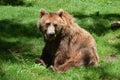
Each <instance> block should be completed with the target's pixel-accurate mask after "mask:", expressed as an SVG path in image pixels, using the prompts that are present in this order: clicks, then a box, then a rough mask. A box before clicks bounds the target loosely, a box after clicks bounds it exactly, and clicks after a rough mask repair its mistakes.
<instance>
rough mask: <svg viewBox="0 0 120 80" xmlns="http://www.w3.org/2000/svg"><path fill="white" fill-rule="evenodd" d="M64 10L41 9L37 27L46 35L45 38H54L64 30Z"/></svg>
mask: <svg viewBox="0 0 120 80" xmlns="http://www.w3.org/2000/svg"><path fill="white" fill-rule="evenodd" d="M63 13H64V10H62V9H60V10H59V11H57V12H47V11H45V10H44V9H41V10H40V19H39V20H38V24H37V27H38V28H39V29H40V31H41V32H42V33H43V35H44V39H45V40H54V39H55V38H56V37H57V36H58V35H59V34H60V33H61V31H62V29H63V26H64V25H65V24H64V23H65V21H64V20H63V19H62V15H63Z"/></svg>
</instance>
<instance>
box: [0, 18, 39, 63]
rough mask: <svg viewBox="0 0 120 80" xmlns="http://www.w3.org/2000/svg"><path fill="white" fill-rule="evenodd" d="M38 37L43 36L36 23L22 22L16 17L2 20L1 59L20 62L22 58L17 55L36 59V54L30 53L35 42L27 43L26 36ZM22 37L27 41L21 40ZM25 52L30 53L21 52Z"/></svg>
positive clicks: (0, 21)
mask: <svg viewBox="0 0 120 80" xmlns="http://www.w3.org/2000/svg"><path fill="white" fill-rule="evenodd" d="M38 37H41V33H37V27H36V23H29V24H21V23H20V21H19V20H14V19H12V20H8V19H5V20H0V59H1V60H2V61H9V60H10V61H12V62H19V61H20V59H17V57H18V58H19V57H21V58H23V59H29V60H34V59H35V57H36V55H34V54H31V53H30V52H31V49H33V47H34V44H32V43H27V41H26V39H25V40H24V38H28V39H34V38H38ZM11 38H12V40H11ZM15 39H18V40H15ZM19 39H20V40H19ZM22 39H23V41H25V42H23V41H21V40H22ZM25 52H27V53H29V54H19V53H25ZM17 54H19V55H20V56H18V55H17ZM20 62H21V61H20Z"/></svg>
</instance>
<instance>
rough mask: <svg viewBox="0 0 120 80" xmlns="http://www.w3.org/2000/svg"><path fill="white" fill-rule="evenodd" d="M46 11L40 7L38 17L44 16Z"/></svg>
mask: <svg viewBox="0 0 120 80" xmlns="http://www.w3.org/2000/svg"><path fill="white" fill-rule="evenodd" d="M46 13H47V12H46V11H45V10H44V9H40V17H42V16H44V15H45V14H46Z"/></svg>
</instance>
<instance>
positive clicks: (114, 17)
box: [72, 12, 120, 36]
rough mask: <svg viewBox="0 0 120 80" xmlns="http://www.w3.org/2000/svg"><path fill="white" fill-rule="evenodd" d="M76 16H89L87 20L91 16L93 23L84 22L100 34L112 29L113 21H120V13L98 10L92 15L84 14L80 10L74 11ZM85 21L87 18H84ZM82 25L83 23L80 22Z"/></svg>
mask: <svg viewBox="0 0 120 80" xmlns="http://www.w3.org/2000/svg"><path fill="white" fill-rule="evenodd" d="M72 14H73V15H74V17H76V18H78V19H79V20H81V19H85V18H87V20H88V19H89V18H90V19H91V20H92V21H91V22H92V23H93V24H88V23H87V22H82V23H84V24H83V26H82V27H84V25H85V26H86V27H84V28H85V29H87V30H88V31H90V32H92V33H95V34H96V35H98V36H102V35H105V34H106V33H107V32H108V31H109V30H110V29H111V22H112V21H119V20H120V19H119V17H120V14H100V13H99V12H96V13H94V14H90V15H84V14H81V13H79V12H74V13H72ZM84 21H85V20H84ZM80 25H81V24H80Z"/></svg>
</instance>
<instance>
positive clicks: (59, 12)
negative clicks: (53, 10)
mask: <svg viewBox="0 0 120 80" xmlns="http://www.w3.org/2000/svg"><path fill="white" fill-rule="evenodd" d="M63 13H64V10H63V9H60V10H59V11H57V14H58V15H59V16H60V17H62V15H63Z"/></svg>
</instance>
